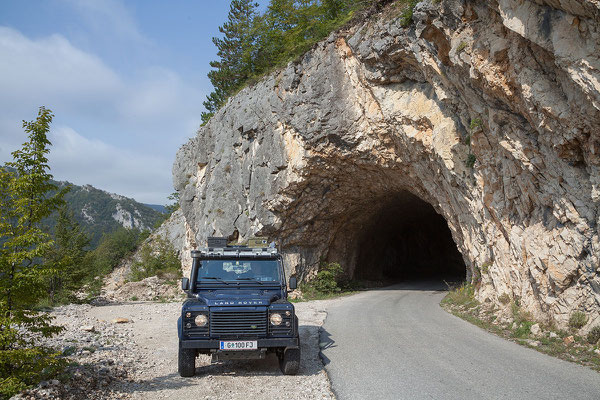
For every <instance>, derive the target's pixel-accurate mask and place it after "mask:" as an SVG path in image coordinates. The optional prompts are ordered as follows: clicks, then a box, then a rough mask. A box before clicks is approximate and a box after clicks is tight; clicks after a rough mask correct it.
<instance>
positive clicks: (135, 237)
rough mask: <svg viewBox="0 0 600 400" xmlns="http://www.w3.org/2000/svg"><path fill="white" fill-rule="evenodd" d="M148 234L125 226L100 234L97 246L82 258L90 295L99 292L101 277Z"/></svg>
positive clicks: (130, 252) (111, 269)
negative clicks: (100, 237)
mask: <svg viewBox="0 0 600 400" xmlns="http://www.w3.org/2000/svg"><path fill="white" fill-rule="evenodd" d="M148 235H149V232H147V231H144V232H140V231H139V230H137V229H126V228H119V229H117V230H116V231H114V232H111V233H108V234H104V235H102V239H100V244H99V245H98V247H96V249H94V250H93V251H90V252H88V253H87V254H86V256H85V258H84V260H83V264H84V265H85V268H86V270H87V271H89V272H88V273H87V279H86V284H87V285H88V289H89V291H90V295H91V296H93V295H96V294H98V293H99V292H100V289H101V288H102V278H103V277H104V276H106V275H107V274H109V273H111V272H112V271H113V270H114V269H115V268H116V267H117V266H118V265H119V263H120V262H121V260H122V259H123V258H125V257H128V256H130V255H131V254H132V253H133V252H134V251H135V249H136V248H137V247H138V245H139V244H140V243H141V242H142V241H144V239H146V238H147V237H148Z"/></svg>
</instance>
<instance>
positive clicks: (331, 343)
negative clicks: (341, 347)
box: [319, 327, 336, 365]
mask: <svg viewBox="0 0 600 400" xmlns="http://www.w3.org/2000/svg"><path fill="white" fill-rule="evenodd" d="M319 347H320V349H321V351H320V352H319V357H320V358H321V361H322V362H323V365H328V364H329V363H330V362H331V360H329V358H328V357H327V356H326V355H325V354H323V350H324V349H329V348H332V347H336V345H335V340H333V339H332V338H331V335H330V334H329V332H327V329H325V328H323V327H321V336H320V340H319Z"/></svg>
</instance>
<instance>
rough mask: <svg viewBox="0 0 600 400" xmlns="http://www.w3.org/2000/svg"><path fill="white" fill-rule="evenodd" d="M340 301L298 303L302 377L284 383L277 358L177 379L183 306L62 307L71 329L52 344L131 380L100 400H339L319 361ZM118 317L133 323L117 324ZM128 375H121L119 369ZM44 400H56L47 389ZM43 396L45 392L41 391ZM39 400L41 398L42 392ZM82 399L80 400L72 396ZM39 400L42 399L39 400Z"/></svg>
mask: <svg viewBox="0 0 600 400" xmlns="http://www.w3.org/2000/svg"><path fill="white" fill-rule="evenodd" d="M336 301H338V300H325V301H310V302H302V303H297V304H296V305H295V307H296V311H297V314H298V317H299V320H300V342H301V346H302V361H301V368H300V372H299V374H298V375H296V376H285V375H282V373H281V372H280V370H279V364H278V361H277V358H276V357H275V356H274V355H269V356H268V357H267V358H266V359H265V360H252V361H225V362H220V363H216V364H211V363H210V358H209V356H204V355H202V356H200V357H199V358H198V359H197V360H196V367H197V368H196V376H195V377H193V378H181V377H180V376H179V374H178V373H177V348H178V339H177V325H176V321H177V317H178V316H179V313H180V310H181V303H179V302H178V303H152V302H134V303H125V304H111V305H105V306H90V305H69V306H65V307H59V308H57V309H56V310H55V312H54V315H55V316H56V317H57V319H56V321H55V322H56V323H58V324H61V325H63V326H65V327H66V331H65V332H63V333H62V334H61V335H60V336H59V337H57V338H55V339H52V343H51V344H52V345H54V346H56V347H58V348H61V349H62V350H64V349H67V348H71V349H76V350H75V353H74V354H73V357H74V358H75V359H76V360H77V361H78V362H80V363H89V364H91V365H99V366H100V368H104V367H103V366H104V365H110V366H111V367H113V366H114V367H115V368H116V367H118V368H121V367H123V369H125V370H126V371H127V375H126V376H127V377H126V378H123V375H122V374H120V376H119V377H114V376H110V375H111V372H110V371H108V372H106V376H107V377H106V379H104V380H103V381H102V382H101V384H100V383H99V384H98V385H96V383H94V384H95V385H96V386H97V387H98V388H97V391H95V392H94V395H93V396H94V398H126V399H183V398H193V399H228V400H232V399H244V400H248V399H273V398H281V397H285V398H286V399H332V398H334V396H333V394H332V392H331V390H330V386H329V381H328V378H327V375H326V373H325V371H324V368H323V364H322V362H321V360H320V358H319V327H320V326H321V325H322V323H323V321H324V319H325V316H326V313H325V310H326V308H327V307H328V306H329V305H330V304H333V303H335V302H336ZM117 318H125V319H127V320H128V322H125V323H115V322H113V321H114V320H116V319H117ZM116 371H117V372H119V373H121V372H122V370H121V369H117V370H116ZM43 390H44V391H45V392H43V393H42V396H41V397H42V398H64V397H63V396H60V395H54V396H51V395H50V394H48V393H47V391H48V389H43ZM38 392H39V391H38ZM38 395H39V393H38ZM72 397H74V398H79V397H78V395H72ZM36 398H40V397H39V396H38V397H36Z"/></svg>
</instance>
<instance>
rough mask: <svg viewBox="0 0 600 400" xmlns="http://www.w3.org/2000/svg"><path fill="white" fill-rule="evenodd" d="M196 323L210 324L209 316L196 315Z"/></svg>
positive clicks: (197, 324)
mask: <svg viewBox="0 0 600 400" xmlns="http://www.w3.org/2000/svg"><path fill="white" fill-rule="evenodd" d="M194 323H195V324H196V326H206V324H208V318H207V317H206V315H204V314H198V315H196V318H194Z"/></svg>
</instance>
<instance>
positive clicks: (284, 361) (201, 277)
mask: <svg viewBox="0 0 600 400" xmlns="http://www.w3.org/2000/svg"><path fill="white" fill-rule="evenodd" d="M263 243H264V244H265V245H264V247H253V246H252V247H248V246H228V245H227V239H226V238H209V240H208V248H207V249H202V250H193V251H192V259H193V263H192V272H191V274H190V277H189V279H188V278H183V279H182V280H181V288H182V289H183V290H184V291H185V292H186V293H187V299H186V300H185V301H184V303H183V306H182V308H181V316H180V317H179V320H178V321H177V331H178V334H179V362H178V364H179V374H180V375H181V376H193V375H194V373H195V369H196V356H197V355H198V354H210V355H212V361H218V360H224V359H261V358H265V355H266V353H268V352H274V353H275V354H277V357H278V358H279V365H280V368H281V371H282V372H283V373H284V374H286V375H295V374H296V373H297V372H298V368H299V366H300V339H299V335H298V318H297V317H296V315H295V312H294V305H293V304H292V303H290V302H289V301H287V293H288V285H286V280H285V274H284V268H283V258H282V257H281V255H280V254H279V253H278V252H277V249H275V248H274V246H267V245H266V241H263ZM296 285H297V282H296V278H294V277H292V278H290V281H289V289H291V290H293V289H295V288H296Z"/></svg>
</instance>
